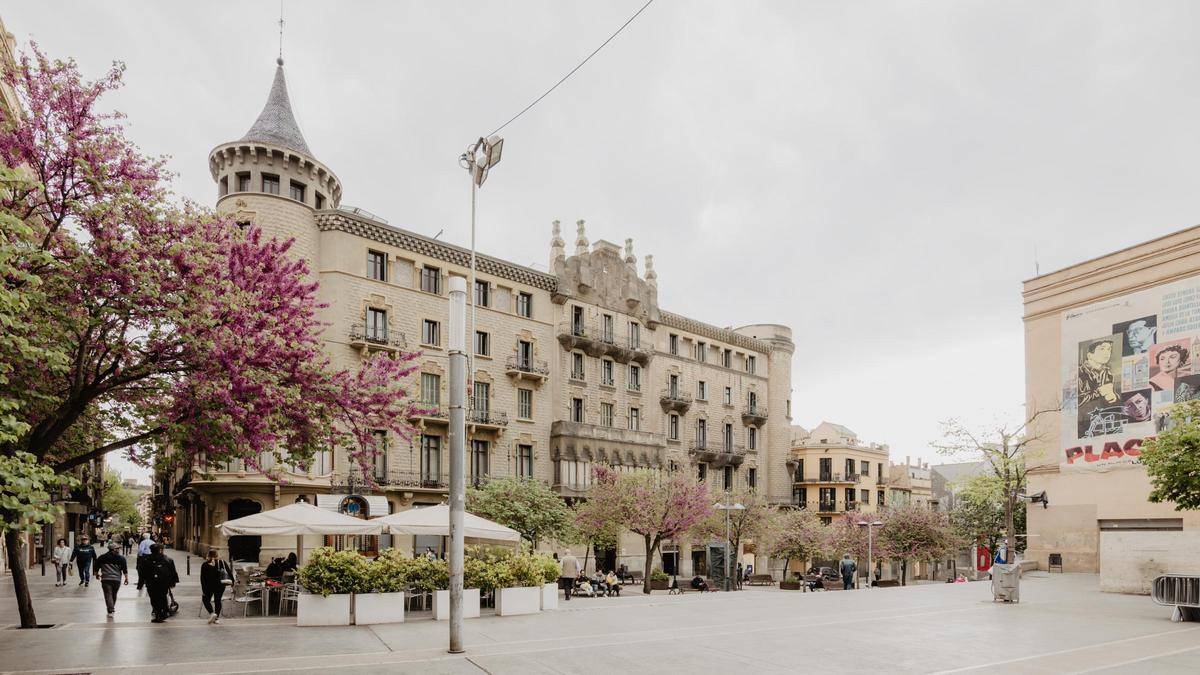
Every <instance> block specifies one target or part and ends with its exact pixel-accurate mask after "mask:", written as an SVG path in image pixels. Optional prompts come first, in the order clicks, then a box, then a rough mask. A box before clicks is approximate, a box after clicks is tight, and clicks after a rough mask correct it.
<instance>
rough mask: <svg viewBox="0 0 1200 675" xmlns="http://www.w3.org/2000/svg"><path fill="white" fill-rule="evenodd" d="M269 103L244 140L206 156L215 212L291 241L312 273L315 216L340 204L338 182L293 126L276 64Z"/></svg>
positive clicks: (280, 64) (279, 64)
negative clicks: (212, 185)
mask: <svg viewBox="0 0 1200 675" xmlns="http://www.w3.org/2000/svg"><path fill="white" fill-rule="evenodd" d="M276 63H277V66H276V68H275V80H274V82H272V84H271V91H270V93H269V94H268V95H267V103H266V105H264V106H263V109H262V112H261V113H260V114H259V116H258V119H257V120H256V121H255V122H254V125H253V126H251V127H250V130H249V131H247V132H246V135H245V136H242V138H241V139H239V140H236V141H231V142H228V143H222V144H221V145H218V146H217V147H215V148H213V150H212V152H211V153H209V155H208V168H209V172H210V173H211V174H212V177H213V180H214V181H216V183H217V195H218V196H217V213H219V214H221V215H223V216H228V217H230V218H233V219H234V220H235V221H237V222H239V223H251V222H253V223H255V224H257V225H259V226H260V227H261V228H262V229H263V232H264V233H265V234H266V235H268V236H270V237H276V238H278V239H281V240H286V239H295V243H294V244H293V245H292V253H293V254H294V255H296V256H297V257H299V258H302V259H305V260H307V261H308V262H309V269H310V270H311V271H312V272H313V273H315V270H316V260H317V251H318V239H317V225H316V218H315V217H314V216H315V213H316V212H317V211H320V210H323V209H334V208H337V207H338V205H339V204H340V203H341V201H342V183H341V181H339V180H338V177H337V176H336V175H335V174H334V173H333V171H331V170H330V169H329V167H327V166H325V165H324V164H322V163H321V162H319V161H317V160H316V158H315V157H313V153H312V151H311V150H309V149H308V144H307V143H305V142H304V136H303V135H302V134H301V133H300V127H299V125H297V124H296V116H295V115H294V114H293V113H292V103H291V100H290V99H289V98H288V91H287V81H286V80H285V79H284V75H283V59H279V60H277V61H276Z"/></svg>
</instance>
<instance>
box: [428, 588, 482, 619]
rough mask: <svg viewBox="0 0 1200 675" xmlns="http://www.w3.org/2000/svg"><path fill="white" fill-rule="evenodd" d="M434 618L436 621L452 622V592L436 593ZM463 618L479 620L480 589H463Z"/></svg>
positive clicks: (434, 595)
mask: <svg viewBox="0 0 1200 675" xmlns="http://www.w3.org/2000/svg"><path fill="white" fill-rule="evenodd" d="M433 618H434V620H435V621H449V620H450V591H435V592H434V594H433ZM463 618H464V619H478V618H479V589H478V588H464V589H463Z"/></svg>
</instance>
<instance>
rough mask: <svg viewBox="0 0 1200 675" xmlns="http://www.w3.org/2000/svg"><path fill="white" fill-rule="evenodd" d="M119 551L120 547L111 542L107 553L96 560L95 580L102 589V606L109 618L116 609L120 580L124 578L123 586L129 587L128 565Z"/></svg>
mask: <svg viewBox="0 0 1200 675" xmlns="http://www.w3.org/2000/svg"><path fill="white" fill-rule="evenodd" d="M120 550H121V545H120V544H118V543H116V542H113V543H111V544H109V545H108V553H105V554H104V555H102V556H100V557H99V558H98V559H97V560H96V578H97V579H99V580H100V587H101V588H103V589H104V605H105V606H106V607H107V608H108V616H109V617H110V618H111V617H112V615H113V612H114V611H115V610H116V608H117V591H119V590H121V579H122V578H124V580H125V584H126V585H129V563H127V562H125V556H123V555H121V554H120V553H119V551H120Z"/></svg>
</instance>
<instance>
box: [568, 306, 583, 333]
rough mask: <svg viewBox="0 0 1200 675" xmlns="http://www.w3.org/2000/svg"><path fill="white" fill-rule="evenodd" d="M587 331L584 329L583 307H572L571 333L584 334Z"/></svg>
mask: <svg viewBox="0 0 1200 675" xmlns="http://www.w3.org/2000/svg"><path fill="white" fill-rule="evenodd" d="M584 333H585V331H584V329H583V308H582V307H575V306H572V307H571V335H575V336H582V335H583V334H584Z"/></svg>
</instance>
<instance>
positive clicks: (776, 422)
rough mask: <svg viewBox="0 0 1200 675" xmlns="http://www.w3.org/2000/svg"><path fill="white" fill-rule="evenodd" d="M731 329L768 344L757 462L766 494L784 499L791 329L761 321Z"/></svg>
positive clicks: (789, 425)
mask: <svg viewBox="0 0 1200 675" xmlns="http://www.w3.org/2000/svg"><path fill="white" fill-rule="evenodd" d="M734 332H735V333H740V334H742V335H746V336H748V337H752V338H755V339H757V340H762V341H763V342H766V343H767V344H768V345H770V346H771V353H770V357H769V359H770V360H769V362H768V370H767V375H768V378H769V379H768V382H769V384H768V389H767V413H768V414H767V423H766V429H767V438H766V441H767V443H766V446H767V456H766V461H765V462H760V463H759V466H760V467H763V469H761V470H762V472H763V476H764V478H765V479H766V484H765V486H764V488H765V490H766V493H767V496H768V497H769V498H770V499H783V500H786V499H788V498H790V497H791V481H790V478H789V475H788V470H787V464H786V463H787V460H788V456H789V455H790V454H791V449H792V448H791V445H792V356H793V354H795V352H796V345H795V343H794V342H792V329H791V328H788V327H787V326H784V325H781V324H776V323H763V324H754V325H750V326H742V327H741V328H735V329H734Z"/></svg>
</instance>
